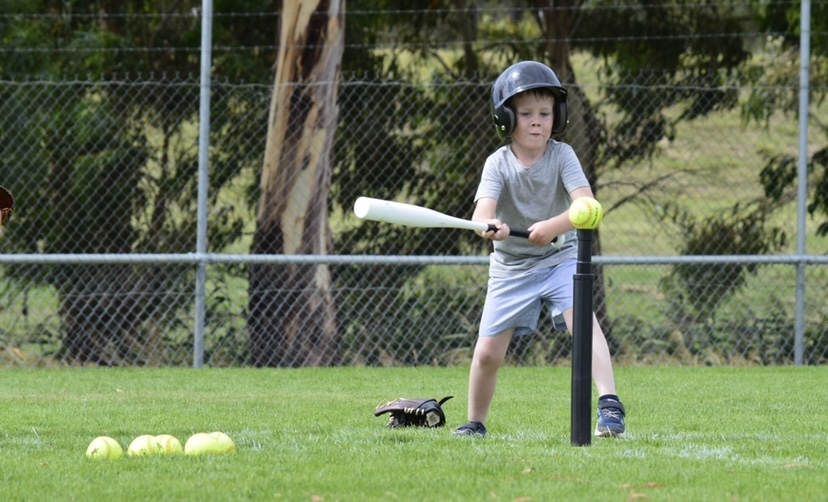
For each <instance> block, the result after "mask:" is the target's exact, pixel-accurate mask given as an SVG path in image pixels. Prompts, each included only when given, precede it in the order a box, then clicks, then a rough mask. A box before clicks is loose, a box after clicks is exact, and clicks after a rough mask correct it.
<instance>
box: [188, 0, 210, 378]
mask: <svg viewBox="0 0 828 502" xmlns="http://www.w3.org/2000/svg"><path fill="white" fill-rule="evenodd" d="M212 39H213V1H212V0H202V1H201V83H200V95H199V113H198V209H197V211H198V213H197V217H198V222H197V232H196V255H197V256H198V257H199V260H198V263H197V264H196V285H195V288H196V290H195V327H194V329H195V333H194V336H193V367H194V368H201V367H202V366H204V322H205V318H206V311H207V305H206V302H207V297H206V292H205V290H206V288H207V263H206V261H205V260H204V257H205V256H206V255H207V187H208V178H207V176H208V172H209V170H208V166H209V165H210V164H209V163H210V159H209V156H208V155H209V147H210V71H211V68H212V66H213V62H212V60H213V56H212V45H213V40H212Z"/></svg>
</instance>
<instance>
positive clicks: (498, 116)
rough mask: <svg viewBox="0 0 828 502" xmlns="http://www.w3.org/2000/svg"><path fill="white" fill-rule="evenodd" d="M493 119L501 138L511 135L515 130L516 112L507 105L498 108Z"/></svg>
mask: <svg viewBox="0 0 828 502" xmlns="http://www.w3.org/2000/svg"><path fill="white" fill-rule="evenodd" d="M492 119H493V120H494V126H495V129H496V130H497V134H498V136H500V138H501V139H504V138H507V137H509V136H510V135H511V134H512V131H514V130H515V112H513V111H512V109H511V108H509V107H508V106H507V105H503V106H499V107H498V108H496V109H495V111H494V115H492Z"/></svg>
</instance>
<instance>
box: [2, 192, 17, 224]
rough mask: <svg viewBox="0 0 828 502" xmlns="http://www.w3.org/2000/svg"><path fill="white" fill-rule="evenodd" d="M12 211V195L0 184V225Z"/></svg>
mask: <svg viewBox="0 0 828 502" xmlns="http://www.w3.org/2000/svg"><path fill="white" fill-rule="evenodd" d="M12 211H14V196H12V194H11V192H9V191H8V190H6V189H5V188H3V187H2V186H0V225H5V224H6V222H7V221H9V218H11V215H12Z"/></svg>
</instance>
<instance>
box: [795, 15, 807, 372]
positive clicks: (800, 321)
mask: <svg viewBox="0 0 828 502" xmlns="http://www.w3.org/2000/svg"><path fill="white" fill-rule="evenodd" d="M800 14H801V15H800V18H801V21H800V34H799V163H798V165H797V171H798V173H797V174H798V180H799V181H798V183H799V186H798V192H797V210H796V213H797V235H796V254H798V255H799V257H800V258H801V257H803V256H804V255H805V216H806V214H805V211H806V206H807V203H808V108H809V104H808V91H809V86H810V84H809V80H810V64H809V61H810V57H811V54H810V53H811V2H810V0H802V4H801V6H800ZM804 355H805V262H804V261H800V262H799V263H797V265H796V318H795V321H794V364H795V365H797V366H802V364H803V362H804Z"/></svg>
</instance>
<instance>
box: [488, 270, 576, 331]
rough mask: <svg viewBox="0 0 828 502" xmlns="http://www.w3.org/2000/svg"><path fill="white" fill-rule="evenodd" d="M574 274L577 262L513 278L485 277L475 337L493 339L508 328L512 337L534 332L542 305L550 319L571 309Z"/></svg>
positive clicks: (525, 273)
mask: <svg viewBox="0 0 828 502" xmlns="http://www.w3.org/2000/svg"><path fill="white" fill-rule="evenodd" d="M576 271H577V261H576V260H575V259H571V260H566V261H565V262H563V263H561V264H560V265H555V266H554V267H547V268H541V269H538V270H529V271H527V272H524V273H523V274H521V275H517V276H511V277H489V286H488V290H487V291H486V303H485V304H484V305H483V315H482V317H481V319H480V332H479V335H480V336H495V335H499V334H500V333H503V332H504V331H506V330H508V329H511V328H514V329H515V331H514V335H515V336H520V335H529V334H532V333H534V332H535V331H536V330H537V328H538V320H539V319H540V314H541V309H542V307H543V305H546V306H547V308H548V309H549V313H550V314H551V315H552V317H553V318H554V317H555V316H559V315H560V314H561V313H563V312H564V311H566V310H567V309H569V308H571V307H572V288H573V279H572V277H573V275H575V272H576Z"/></svg>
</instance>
